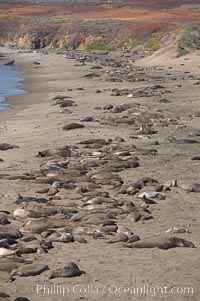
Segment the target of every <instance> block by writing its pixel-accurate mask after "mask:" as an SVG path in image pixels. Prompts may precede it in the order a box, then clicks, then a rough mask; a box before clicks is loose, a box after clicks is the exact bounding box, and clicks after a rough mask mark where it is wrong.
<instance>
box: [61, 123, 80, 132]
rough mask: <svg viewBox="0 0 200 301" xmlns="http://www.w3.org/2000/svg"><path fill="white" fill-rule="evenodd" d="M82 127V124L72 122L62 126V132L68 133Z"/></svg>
mask: <svg viewBox="0 0 200 301" xmlns="http://www.w3.org/2000/svg"><path fill="white" fill-rule="evenodd" d="M84 127H85V126H84V125H83V124H80V123H75V122H72V123H69V124H66V125H64V126H63V130H64V131H69V130H74V129H81V128H84Z"/></svg>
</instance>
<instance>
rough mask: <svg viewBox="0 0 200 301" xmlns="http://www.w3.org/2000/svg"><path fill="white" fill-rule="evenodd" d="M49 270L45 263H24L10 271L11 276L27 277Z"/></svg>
mask: <svg viewBox="0 0 200 301" xmlns="http://www.w3.org/2000/svg"><path fill="white" fill-rule="evenodd" d="M46 270H49V267H48V266H47V265H46V264H35V263H32V264H25V265H23V266H21V267H19V268H18V269H14V270H13V271H12V272H11V274H10V275H11V276H15V275H18V276H21V277H28V276H36V275H39V274H41V273H42V272H44V271H46Z"/></svg>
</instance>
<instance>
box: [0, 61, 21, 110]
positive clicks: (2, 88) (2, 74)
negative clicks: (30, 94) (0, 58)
mask: <svg viewBox="0 0 200 301" xmlns="http://www.w3.org/2000/svg"><path fill="white" fill-rule="evenodd" d="M22 76H23V74H22V71H21V70H20V69H19V68H18V67H17V66H1V65H0V111H3V110H8V109H9V108H10V105H9V104H8V103H7V102H6V103H5V100H6V96H9V95H17V94H24V93H26V91H24V90H22V89H20V85H21V82H22V81H23V77H22Z"/></svg>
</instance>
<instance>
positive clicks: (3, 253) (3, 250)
mask: <svg viewBox="0 0 200 301" xmlns="http://www.w3.org/2000/svg"><path fill="white" fill-rule="evenodd" d="M16 253H17V251H16V250H10V249H7V248H0V257H6V256H11V255H15V254H16Z"/></svg>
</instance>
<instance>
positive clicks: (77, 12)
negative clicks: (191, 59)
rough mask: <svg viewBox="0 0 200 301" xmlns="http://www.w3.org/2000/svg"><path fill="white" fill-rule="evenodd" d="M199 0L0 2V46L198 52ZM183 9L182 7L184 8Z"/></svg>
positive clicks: (44, 0)
mask: <svg viewBox="0 0 200 301" xmlns="http://www.w3.org/2000/svg"><path fill="white" fill-rule="evenodd" d="M198 1H199V0H193V1H192V2H190V6H188V5H186V4H187V3H186V2H187V1H186V0H182V1H179V0H176V1H175V0H172V1H165V0H161V1H160V0H155V1H147V0H146V1H138V2H137V1H136V2H133V1H117V0H116V1H111V0H110V1H109V4H108V1H97V0H89V1H88V0H76V1H72V0H58V1H55V0H48V1H46V0H38V1H37V0H36V1H35V0H15V1H14V0H6V1H5V0H0V44H1V46H3V45H7V46H12V47H21V48H30V49H39V48H45V47H49V48H64V49H89V50H96V49H99V50H115V49H117V48H135V47H137V48H141V47H142V48H148V49H153V50H156V49H158V48H160V47H162V46H163V45H166V44H167V43H171V42H174V43H176V44H177V46H178V47H179V46H180V54H184V53H186V52H188V51H190V50H191V49H195V48H199V30H198V28H199V24H198V22H199V20H200V5H199V6H198V5H197V3H198ZM184 4H185V5H186V6H185V5H184Z"/></svg>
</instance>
